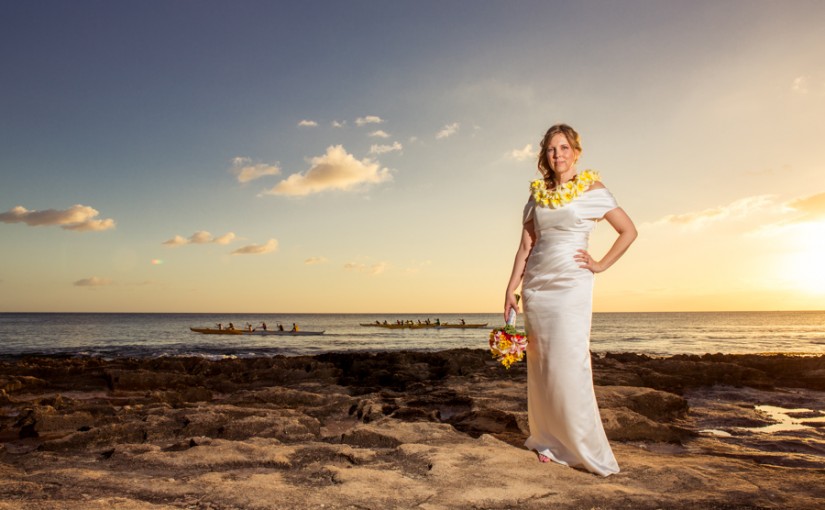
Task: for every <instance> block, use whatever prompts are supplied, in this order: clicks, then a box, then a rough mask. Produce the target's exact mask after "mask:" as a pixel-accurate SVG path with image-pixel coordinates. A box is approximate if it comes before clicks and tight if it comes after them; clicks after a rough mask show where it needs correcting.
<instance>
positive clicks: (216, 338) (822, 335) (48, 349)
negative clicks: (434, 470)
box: [0, 311, 825, 358]
mask: <svg viewBox="0 0 825 510" xmlns="http://www.w3.org/2000/svg"><path fill="white" fill-rule="evenodd" d="M427 318H429V319H431V320H435V319H436V318H438V319H440V320H441V321H442V322H450V323H456V322H459V320H460V319H464V320H466V321H467V322H468V323H487V324H488V327H487V328H485V329H419V330H410V329H383V328H374V327H363V326H361V325H360V323H368V322H374V321H376V320H378V321H384V320H386V321H388V322H395V321H396V320H413V321H418V320H425V319H427ZM261 321H264V322H266V323H267V324H268V325H269V328H270V329H273V328H274V327H275V325H276V324H277V323H278V322H281V323H283V324H284V326H285V327H287V328H289V327H291V324H292V323H293V322H295V323H298V325H299V326H300V328H301V329H303V330H324V332H325V333H324V334H323V335H321V336H297V337H292V336H268V337H264V336H246V335H202V334H199V333H194V332H192V331H190V330H189V327H190V326H192V327H215V324H216V323H219V322H220V323H223V324H228V323H229V322H233V323H234V324H235V326H236V327H243V326H244V325H245V324H246V323H251V324H253V325H259V324H260V323H261ZM519 323H520V321H519ZM501 325H503V320H502V317H501V315H500V314H429V315H428V314H254V315H251V314H250V315H244V314H134V313H0V356H19V355H27V354H68V355H94V356H103V357H107V358H111V357H119V356H136V357H147V356H148V357H151V356H189V355H195V356H205V357H209V358H222V357H227V356H238V357H247V356H269V355H274V354H283V355H290V356H294V355H304V354H319V353H324V352H342V351H369V352H378V351H398V350H441V349H450V348H458V347H469V348H487V338H488V333H489V329H491V328H493V327H498V326H501ZM591 350H592V351H594V352H638V353H646V354H651V355H671V354H680V353H687V354H704V353H706V352H711V353H716V352H723V353H765V352H785V353H797V354H825V311H803V312H685V313H670V312H664V313H596V314H594V316H593V328H592V333H591Z"/></svg>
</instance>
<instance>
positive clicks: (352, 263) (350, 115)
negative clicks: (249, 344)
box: [0, 1, 825, 312]
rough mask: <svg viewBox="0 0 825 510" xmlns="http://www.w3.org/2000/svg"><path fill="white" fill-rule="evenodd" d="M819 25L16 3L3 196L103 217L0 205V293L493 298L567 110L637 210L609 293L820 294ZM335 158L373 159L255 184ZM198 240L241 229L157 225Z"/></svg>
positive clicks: (335, 302)
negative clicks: (30, 217)
mask: <svg viewBox="0 0 825 510" xmlns="http://www.w3.org/2000/svg"><path fill="white" fill-rule="evenodd" d="M822 19H825V4H822V3H821V2H801V1H799V2H790V3H784V4H780V3H776V2H744V1H723V2H691V3H682V2H658V1H629V2H514V3H513V2H492V1H473V2H467V1H465V2H458V1H454V2H450V1H447V2H248V1H244V2H183V1H181V2H88V1H78V2H4V3H3V4H2V6H0V59H2V60H0V61H2V66H3V69H4V73H3V77H2V79H0V172H2V181H3V185H2V188H1V189H0V212H9V211H11V210H12V208H14V207H17V206H22V207H24V208H25V209H26V210H28V211H44V210H49V209H54V210H55V211H68V210H69V209H70V208H71V207H72V206H74V205H76V204H80V205H84V206H88V207H91V208H94V209H95V210H96V211H98V212H99V214H98V215H97V216H94V218H96V219H103V220H106V219H111V220H113V222H114V224H115V226H114V227H113V228H106V229H100V230H99V231H82V229H81V230H66V229H62V228H60V226H59V225H57V224H54V223H52V224H48V223H47V224H46V225H41V226H33V225H29V224H25V223H22V222H20V221H11V220H9V221H6V222H5V223H0V236H2V238H3V240H4V242H3V243H2V244H3V247H2V248H0V257H2V261H3V263H2V267H0V288H2V289H3V292H2V293H0V294H2V295H3V296H4V297H2V298H0V310H6V311H13V310H44V311H48V310H90V311H95V310H101V311H110V310H111V311H114V310H122V311H224V310H238V311H306V312H313V311H319V312H323V311H399V312H400V311H428V310H432V311H462V312H468V311H489V310H496V309H497V308H498V307H499V306H500V303H499V302H500V301H501V296H502V294H503V289H504V285H505V284H506V278H507V276H508V274H509V269H510V268H509V266H510V264H511V261H512V255H513V253H514V250H515V245H516V242H517V240H518V229H519V223H518V219H519V215H520V210H521V205H522V204H523V202H524V200H525V199H526V195H527V191H526V190H527V183H528V182H529V180H530V179H532V178H534V177H535V165H534V162H533V160H532V159H531V158H527V159H524V158H523V157H522V153H523V154H527V153H531V151H535V148H536V146H537V142H538V140H539V139H540V137H541V134H542V133H543V132H544V130H545V129H546V128H547V127H548V126H549V125H551V124H553V123H556V122H560V121H564V122H568V123H570V124H572V125H573V126H574V127H576V128H577V129H579V131H580V132H581V133H582V136H583V141H584V149H585V153H584V157H583V160H582V164H583V166H585V167H593V168H596V169H598V170H600V171H601V173H602V174H603V176H604V179H605V183H606V184H607V185H608V187H609V188H610V189H611V190H612V191H613V192H614V194H615V195H616V196H617V198H618V199H619V201H620V203H621V204H622V205H623V206H624V208H625V209H626V210H627V211H628V213H629V214H630V215H631V217H633V219H634V220H635V221H636V223H637V224H638V225H640V226H641V227H642V228H641V230H642V234H643V235H642V237H641V238H640V241H639V242H638V243H637V246H634V248H633V249H632V250H631V252H629V254H628V256H627V258H626V259H625V260H623V261H622V262H621V263H620V264H618V265H617V266H615V268H614V269H611V271H610V272H608V273H605V274H604V275H600V276H599V279H600V282H599V284H598V285H597V296H596V305H597V309H602V310H622V309H627V310H646V309H663V308H664V309H677V310H678V309H752V308H753V309H763V308H768V309H773V308H776V307H791V308H822V304H825V301H823V297H824V296H823V294H821V293H817V292H816V290H815V288H814V287H815V286H812V285H810V282H811V280H812V278H813V281H814V282H819V281H820V279H821V280H822V281H823V282H825V277H823V276H821V275H820V273H819V272H816V271H821V270H820V269H816V270H814V271H815V275H814V276H813V277H811V276H810V274H808V275H807V276H805V274H798V273H793V272H792V273H788V271H785V270H784V268H785V267H786V265H787V264H790V262H789V261H791V260H794V261H797V262H794V264H800V263H802V262H799V261H800V260H803V261H804V260H808V259H811V260H813V259H814V258H815V256H817V255H818V254H821V253H822V252H821V250H822V249H823V247H822V246H821V244H817V243H816V242H814V241H811V240H810V238H811V237H816V233H817V232H822V224H821V223H817V221H818V219H816V218H819V217H818V216H814V218H815V219H816V221H810V220H806V221H804V222H802V221H798V218H801V217H803V216H804V215H805V214H807V213H810V212H811V210H813V211H816V210H818V209H817V207H819V204H820V200H825V199H821V198H818V197H820V194H822V193H823V192H825V179H823V177H822V175H823V173H822V170H823V169H822V162H823V157H825V153H823V149H822V148H820V146H821V145H822V144H821V142H820V141H819V138H820V137H821V133H822V132H823V128H825V126H823V124H825V120H823V119H825V115H823V113H825V112H824V111H823V106H825V71H823V70H822V69H823V68H822V65H821V63H822V57H823V54H825V36H823V31H822V30H821V20H822ZM359 119H361V122H359ZM371 119H372V120H375V119H378V121H376V122H369V120H371ZM302 121H304V122H302ZM333 123H335V125H334V124H333ZM336 147H337V148H338V149H335V148H336ZM331 148H332V149H333V152H332V153H335V154H337V156H330V154H332V153H331V152H330V150H331ZM336 150H337V152H336ZM238 158H240V159H238ZM335 158H338V159H335ZM346 158H349V159H346ZM345 160H346V161H348V162H349V163H346V161H345ZM313 161H315V163H313ZM233 162H235V163H233ZM324 164H327V165H328V167H329V168H333V169H341V168H346V169H348V170H352V171H356V172H363V174H358V175H360V177H355V182H354V183H353V184H352V185H351V186H350V187H347V188H342V187H341V186H342V184H341V183H342V182H343V181H340V180H335V179H339V178H340V175H338V174H336V175H338V177H335V179H333V180H330V181H325V184H324V186H328V187H327V188H324V189H323V190H321V191H318V192H312V193H309V194H307V195H304V196H291V195H290V194H289V193H287V194H284V193H281V194H266V193H265V192H266V191H267V190H272V189H273V188H275V187H276V186H277V185H278V184H279V183H280V182H281V181H283V180H285V179H287V178H288V177H289V176H291V175H293V174H299V177H300V176H306V175H307V173H308V172H310V168H313V167H314V166H318V167H323V165H324ZM233 165H234V166H233ZM336 165H339V166H336ZM347 165H351V166H347ZM241 167H248V168H258V169H267V171H268V172H270V174H269V175H264V176H262V177H259V178H256V179H253V180H250V181H248V182H239V180H238V179H237V175H236V173H233V168H234V169H240V168H241ZM276 171H277V172H279V173H277V174H273V173H272V172H276ZM319 175H320V174H319ZM359 179H360V180H359ZM333 181H334V182H333ZM336 186H337V187H336ZM759 197H762V198H761V199H760V198H759ZM765 197H768V198H765ZM811 197H812V198H811ZM806 198H810V200H809V201H807V202H804V201H803V202H794V200H797V201H799V200H803V199H806ZM793 203H797V204H805V207H808V208H809V209H810V210H807V209H805V210H803V209H794V207H792V206H790V205H789V204H793ZM743 204H744V205H743ZM713 211H716V213H714V212H713ZM807 217H810V216H807ZM7 218H11V216H7ZM668 218H670V219H668ZM708 218H712V220H708ZM679 222H681V223H679ZM789 225H794V226H793V228H791V227H790V226H789ZM766 226H767V227H770V228H769V229H768V230H766ZM771 229H772V230H771ZM783 229H784V230H783ZM202 231H207V232H209V233H211V235H212V238H211V239H214V238H219V237H220V236H224V235H226V234H228V233H232V234H233V236H234V238H233V239H231V240H230V241H228V242H227V243H226V244H219V243H214V242H212V243H208V242H204V243H200V244H199V243H194V244H186V245H180V246H172V245H170V244H163V243H164V242H166V241H169V240H171V239H174V238H175V236H180V237H182V238H183V239H189V238H190V237H191V236H193V235H194V234H195V233H196V232H202ZM812 233H813V234H812ZM610 236H611V233H610V229H609V227H607V226H606V225H602V226H600V229H599V231H598V232H597V233H596V235H595V236H594V239H593V241H594V250H596V251H598V250H605V249H606V247H607V246H609V244H608V243H609V242H610V239H611V237H610ZM201 239H209V238H207V237H204V236H201ZM224 239H227V238H224ZM273 239H274V240H275V243H274V244H272V243H271V241H270V240H273ZM267 243H270V244H267ZM276 245H277V248H274V246H276ZM264 246H269V247H270V248H271V249H268V250H264V249H262V247H264ZM685 246H688V247H687V248H686V247H685ZM777 246H784V247H785V248H783V249H779V248H777ZM245 247H246V248H249V247H252V249H251V251H255V247H258V248H261V250H259V251H260V253H257V254H236V255H233V254H232V253H233V252H236V251H238V250H241V251H242V249H243V248H245ZM716 250H721V251H722V253H724V254H727V255H729V254H731V253H734V254H736V256H735V257H732V258H733V259H734V260H733V261H730V262H725V261H720V260H719V259H718V258H717V257H718V253H717V252H716ZM800 257H801V258H800ZM806 257H807V258H806ZM725 260H728V259H727V258H725ZM709 266H710V267H712V269H711V270H709V269H708V267H709ZM697 274H701V275H702V277H697V276H696V275H697ZM794 275H795V276H794ZM83 282H86V283H83ZM630 289H632V291H633V292H634V293H636V294H634V296H635V297H633V298H632V299H631V298H629V297H628V291H629V290H630ZM777 296H779V297H777Z"/></svg>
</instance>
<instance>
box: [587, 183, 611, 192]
mask: <svg viewBox="0 0 825 510" xmlns="http://www.w3.org/2000/svg"><path fill="white" fill-rule="evenodd" d="M606 188H607V186H605V185H604V183H603V182H602V181H595V182H593V184H591V185H590V187H589V188H587V191H591V190H594V189H606Z"/></svg>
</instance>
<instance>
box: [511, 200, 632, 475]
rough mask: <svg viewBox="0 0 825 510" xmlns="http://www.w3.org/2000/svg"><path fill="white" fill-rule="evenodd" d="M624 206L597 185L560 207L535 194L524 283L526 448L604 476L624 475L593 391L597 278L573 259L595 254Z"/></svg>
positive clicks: (527, 215) (526, 216)
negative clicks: (609, 216)
mask: <svg viewBox="0 0 825 510" xmlns="http://www.w3.org/2000/svg"><path fill="white" fill-rule="evenodd" d="M616 207H618V206H617V204H616V201H615V199H614V198H613V195H612V194H611V193H610V192H609V191H608V190H607V189H606V188H597V189H592V190H589V191H587V192H585V193H584V194H583V195H582V196H580V197H578V198H576V199H574V200H573V201H572V202H570V203H569V204H567V205H565V206H563V207H561V208H558V209H551V208H548V207H540V206H539V207H537V206H536V203H535V201H534V200H533V198H532V197H531V198H530V200H529V201H528V202H527V206H526V207H525V209H524V222H525V223H526V222H528V221H530V220H533V225H534V229H535V233H536V240H535V244H534V245H533V250H532V251H531V252H530V256H529V257H528V259H527V267H526V269H525V273H524V281H523V282H522V295H523V299H524V302H523V304H524V316H525V327H526V329H527V338H528V346H527V407H528V417H529V423H530V437H529V438H527V441H526V442H525V446H526V447H527V448H529V449H531V450H535V451H537V452H538V453H541V454H543V455H546V456H547V457H549V458H550V459H551V460H553V461H555V462H558V463H560V464H565V465H569V466H581V467H584V468H586V469H587V470H589V471H592V472H594V473H597V474H599V475H602V476H608V475H610V474H613V473H618V472H619V465H618V463H617V462H616V458H615V457H614V456H613V451H612V450H611V449H610V444H609V443H608V441H607V436H606V435H605V433H604V428H603V427H602V422H601V415H600V414H599V407H598V404H597V403H596V394H595V392H594V390H593V372H592V369H591V366H590V322H591V316H592V308H593V303H592V302H593V273H592V272H591V271H590V270H588V269H583V268H580V267H579V263H578V262H577V261H576V260H574V259H573V256H574V255H575V253H576V250H577V249H587V240H588V236H589V234H590V232H591V231H592V230H593V228H594V227H595V226H596V222H597V221H598V220H600V219H601V218H602V217H604V215H605V213H607V212H608V211H610V210H611V209H614V208H616Z"/></svg>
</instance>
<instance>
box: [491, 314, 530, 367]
mask: <svg viewBox="0 0 825 510" xmlns="http://www.w3.org/2000/svg"><path fill="white" fill-rule="evenodd" d="M525 351H527V335H526V334H525V333H524V331H518V330H517V329H516V327H515V326H513V325H511V324H509V323H508V324H507V325H506V326H504V327H503V328H496V329H494V330H492V331H490V352H491V353H492V354H493V357H494V358H495V359H497V360H498V361H499V362H500V363H501V364H502V365H504V368H510V366H511V365H512V364H513V363H516V362H518V361H521V360H522V359H524V353H525Z"/></svg>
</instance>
